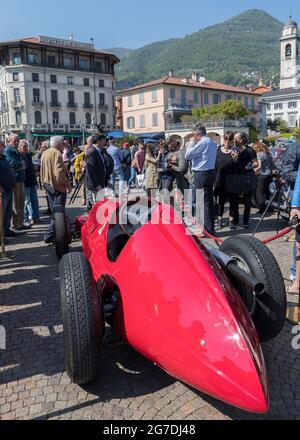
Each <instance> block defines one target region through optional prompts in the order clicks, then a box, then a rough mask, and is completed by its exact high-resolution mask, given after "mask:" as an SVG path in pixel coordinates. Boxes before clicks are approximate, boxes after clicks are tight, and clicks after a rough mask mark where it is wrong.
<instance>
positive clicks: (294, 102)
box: [288, 101, 297, 108]
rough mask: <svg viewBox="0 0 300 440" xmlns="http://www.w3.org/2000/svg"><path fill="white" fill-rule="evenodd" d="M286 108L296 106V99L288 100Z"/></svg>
mask: <svg viewBox="0 0 300 440" xmlns="http://www.w3.org/2000/svg"><path fill="white" fill-rule="evenodd" d="M288 108H297V101H290V102H289V103H288Z"/></svg>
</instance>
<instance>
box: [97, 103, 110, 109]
mask: <svg viewBox="0 0 300 440" xmlns="http://www.w3.org/2000/svg"><path fill="white" fill-rule="evenodd" d="M98 109H99V110H108V105H107V104H99V105H98Z"/></svg>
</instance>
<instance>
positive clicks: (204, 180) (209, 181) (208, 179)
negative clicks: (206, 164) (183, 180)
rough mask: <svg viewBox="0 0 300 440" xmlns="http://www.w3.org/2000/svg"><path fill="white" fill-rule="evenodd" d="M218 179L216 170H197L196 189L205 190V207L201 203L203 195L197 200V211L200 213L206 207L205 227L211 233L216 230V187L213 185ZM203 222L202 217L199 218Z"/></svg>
mask: <svg viewBox="0 0 300 440" xmlns="http://www.w3.org/2000/svg"><path fill="white" fill-rule="evenodd" d="M215 179H216V172H215V170H209V171H195V190H196V191H197V190H203V191H204V207H203V206H200V205H201V197H198V195H197V200H196V209H197V213H200V212H201V210H203V208H204V227H205V229H206V230H207V231H208V232H209V233H210V234H214V232H215V206H214V189H213V185H214V183H215ZM197 220H198V222H199V223H200V224H201V223H202V222H201V220H202V219H200V218H199V219H198V218H197Z"/></svg>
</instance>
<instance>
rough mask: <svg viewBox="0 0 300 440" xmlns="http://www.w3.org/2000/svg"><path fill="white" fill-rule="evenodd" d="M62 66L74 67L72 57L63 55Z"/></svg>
mask: <svg viewBox="0 0 300 440" xmlns="http://www.w3.org/2000/svg"><path fill="white" fill-rule="evenodd" d="M64 67H65V68H66V69H72V68H73V67H74V62H73V57H71V56H64Z"/></svg>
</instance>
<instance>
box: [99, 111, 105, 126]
mask: <svg viewBox="0 0 300 440" xmlns="http://www.w3.org/2000/svg"><path fill="white" fill-rule="evenodd" d="M100 123H101V125H106V114H105V113H101V116H100Z"/></svg>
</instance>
